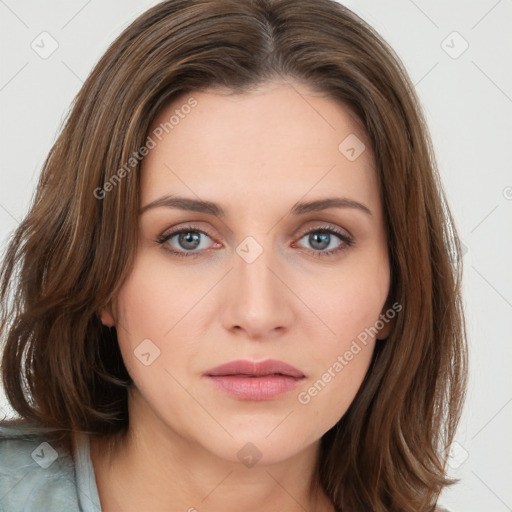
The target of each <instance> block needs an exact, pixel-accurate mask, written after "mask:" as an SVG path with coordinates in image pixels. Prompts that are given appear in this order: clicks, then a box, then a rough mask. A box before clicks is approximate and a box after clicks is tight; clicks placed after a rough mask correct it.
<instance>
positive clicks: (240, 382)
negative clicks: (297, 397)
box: [207, 375, 303, 400]
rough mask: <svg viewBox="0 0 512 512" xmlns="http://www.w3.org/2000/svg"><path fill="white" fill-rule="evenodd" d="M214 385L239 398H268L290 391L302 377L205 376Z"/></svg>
mask: <svg viewBox="0 0 512 512" xmlns="http://www.w3.org/2000/svg"><path fill="white" fill-rule="evenodd" d="M207 377H208V378H209V379H210V380H211V381H212V382H213V383H214V384H215V385H216V386H218V387H219V388H221V389H222V390H224V391H225V392H227V393H228V394H229V395H232V396H234V397H236V398H239V399H241V400H269V399H271V398H274V397H276V396H278V395H281V394H283V393H286V392H287V391H291V390H292V389H294V388H295V387H297V385H298V383H299V381H301V380H302V379H303V377H301V378H296V377H289V376H286V375H273V376H270V375H265V376H262V377H240V376H239V375H219V376H213V375H208V376H207Z"/></svg>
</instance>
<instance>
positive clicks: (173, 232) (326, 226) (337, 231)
mask: <svg viewBox="0 0 512 512" xmlns="http://www.w3.org/2000/svg"><path fill="white" fill-rule="evenodd" d="M312 222H314V221H312ZM318 222H320V223H322V221H318ZM323 230H327V231H330V232H332V234H334V235H335V236H337V237H338V238H340V240H341V241H342V242H345V240H343V236H346V237H347V238H349V239H350V240H353V238H354V237H353V235H352V234H351V233H350V232H349V231H348V230H347V229H345V228H342V227H340V226H336V225H335V224H332V223H330V222H325V221H324V222H323V223H322V225H317V226H309V227H306V228H302V229H300V230H299V231H298V232H296V233H297V234H295V235H294V238H296V239H297V241H298V240H300V239H301V238H303V237H304V236H306V235H308V234H309V233H312V232H315V231H323ZM183 231H196V232H199V233H201V234H204V235H206V236H207V237H208V238H210V239H211V240H212V241H213V242H216V243H219V242H218V241H217V240H216V237H215V236H214V235H212V234H210V233H209V232H208V230H207V229H205V228H200V227H199V226H196V225H194V223H189V224H185V225H183V226H179V225H178V226H176V227H173V228H170V231H168V232H167V233H163V234H162V235H160V238H165V239H166V240H171V239H172V238H174V237H175V236H177V235H178V234H180V233H181V232H183ZM343 232H345V233H346V234H345V235H344V233H343Z"/></svg>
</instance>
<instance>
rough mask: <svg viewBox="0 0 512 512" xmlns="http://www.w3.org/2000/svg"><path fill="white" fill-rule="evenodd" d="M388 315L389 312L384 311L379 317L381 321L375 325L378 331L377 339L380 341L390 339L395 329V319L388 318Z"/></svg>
mask: <svg viewBox="0 0 512 512" xmlns="http://www.w3.org/2000/svg"><path fill="white" fill-rule="evenodd" d="M386 313H387V310H386V311H383V312H382V313H381V315H380V316H379V319H378V320H377V322H376V323H375V326H376V327H377V329H378V332H377V334H376V336H375V337H376V339H378V340H384V339H386V338H388V337H389V335H390V334H391V332H392V331H393V327H394V325H395V320H394V318H389V316H387V314H386Z"/></svg>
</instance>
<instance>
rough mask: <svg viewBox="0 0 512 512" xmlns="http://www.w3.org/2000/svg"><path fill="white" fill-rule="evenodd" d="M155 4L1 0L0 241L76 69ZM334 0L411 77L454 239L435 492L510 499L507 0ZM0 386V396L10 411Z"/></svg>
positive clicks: (511, 87)
mask: <svg viewBox="0 0 512 512" xmlns="http://www.w3.org/2000/svg"><path fill="white" fill-rule="evenodd" d="M155 3H157V2H154V1H153V2H152V1H147V0H129V1H126V0H124V1H121V0H109V1H103V2H99V1H97V0H89V1H87V0H80V1H79V0H72V1H70V0H67V1H64V0H60V1H59V0H51V1H45V2H38V1H35V0H30V1H29V0H21V1H14V0H5V1H3V0H0V42H1V64H0V112H1V116H2V117H1V119H2V122H1V126H0V130H1V131H0V144H1V146H0V147H1V173H0V243H1V248H2V249H3V248H4V247H5V244H6V242H7V240H8V237H9V235H10V234H11V233H12V231H13V230H14V229H15V228H16V227H17V225H18V223H19V222H20V220H21V219H22V218H23V216H24V215H25V213H26V212H27V209H28V207H29V204H30V202H31V200H32V197H33V193H34V189H35V185H36V181H37V178H38V176H39V173H40V170H41V166H42V164H43V162H44V158H45V156H46V155H47V153H48V151H49V149H50V148H51V146H52V144H53V143H54V141H55V139H56V137H57V134H58V131H59V129H60V127H61V123H62V121H63V120H64V119H65V116H66V114H67V112H68V107H69V105H70V104H71V102H72V100H73V98H74V96H75V95H76V94H77V92H78V91H79V89H80V87H81V85H82V83H83V81H84V80H85V78H86V77H87V75H88V74H89V72H90V71H91V69H92V67H93V65H94V64H95V63H96V62H97V60H98V59H99V58H100V56H101V55H102V54H103V53H104V51H105V50H106V48H107V46H108V45H109V44H110V43H111V42H112V41H113V40H114V38H115V37H116V36H117V35H118V34H119V33H120V32H121V30H122V29H124V28H125V27H126V26H127V25H128V24H129V23H130V22H131V21H133V20H134V19H135V18H136V17H137V16H138V15H139V14H140V13H142V12H143V11H145V10H146V9H147V8H149V7H151V6H152V5H155ZM344 3H345V5H347V6H348V7H350V8H352V9H353V10H354V11H355V12H356V13H358V14H359V15H360V16H362V17H363V18H364V19H365V20H366V21H368V22H369V23H370V24H371V25H372V26H373V27H374V28H376V29H377V31H379V32H380V33H381V35H382V36H383V37H384V38H385V39H386V40H387V41H388V42H389V43H390V44H391V46H392V47H393V48H394V49H395V51H396V52H397V53H398V55H399V56H400V58H401V59H402V60H403V62H404V64H405V66H406V68H407V69H408V71H409V73H410V76H411V78H412V80H413V82H414V83H415V85H416V87H417V91H418V94H419V96H420V99H421V102H422V105H423V108H424V110H425V113H426V116H427V121H428V123H429V126H430V130H431V133H432V137H433V140H434V144H435V148H436V155H437V159H438V163H439V167H440V171H441V175H442V179H443V182H444V187H445V190H446V193H447V196H448V200H449V204H450V206H451V208H452V211H453V213H454V215H455V220H456V223H457V227H458V229H459V233H460V238H461V240H462V243H463V247H464V251H465V255H464V260H463V262H464V296H465V304H466V315H467V319H468V332H469V338H470V340H469V342H470V351H471V352H470V364H471V371H470V386H469V390H468V401H467V404H466V408H465V413H464V417H463V419H462V422H461V426H460V429H459V432H458V437H457V443H456V444H455V445H454V450H453V453H452V458H451V464H450V466H451V469H450V472H451V474H452V475H453V476H454V477H457V478H460V482H459V483H458V484H456V485H455V486H453V487H452V488H450V489H448V490H446V491H445V492H444V493H443V495H442V499H441V502H442V504H443V505H444V506H446V507H448V508H450V509H451V510H452V511H453V512H482V511H485V512H505V511H507V510H508V511H510V510H512V486H511V485H510V483H511V482H512V436H511V435H510V432H511V431H512V429H511V426H512V385H511V384H512V377H511V371H510V364H511V362H512V357H511V356H512V343H511V335H510V333H511V331H512V286H511V283H512V266H511V265H510V262H511V261H512V239H511V231H512V229H511V228H512V222H511V220H512V172H511V162H512V138H511V125H512V116H511V113H512V68H511V66H510V62H512V59H511V57H512V55H511V54H512V30H511V28H512V27H511V21H512V2H511V1H510V0H499V1H497V0H478V1H476V0H473V1H465V2H459V1H455V0H449V1H446V0H435V1H426V0H414V1H413V0H386V1H382V0H381V1H378V0H358V1H356V0H351V1H347V2H344ZM43 33H47V34H43ZM42 39H44V43H41V40H42ZM52 45H53V46H55V49H54V48H53V46H52ZM56 45H57V46H56ZM43 47H44V50H43ZM52 50H54V51H53V53H51V55H45V54H44V52H50V51H52ZM507 262H508V263H507ZM1 391H2V390H1V389H0V407H3V408H4V410H5V411H9V408H8V406H7V405H6V402H5V398H4V395H3V393H2V392H1Z"/></svg>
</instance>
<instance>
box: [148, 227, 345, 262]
mask: <svg viewBox="0 0 512 512" xmlns="http://www.w3.org/2000/svg"><path fill="white" fill-rule="evenodd" d="M182 233H201V234H202V235H206V236H207V237H209V238H211V239H213V237H212V236H211V234H210V233H208V231H205V230H203V229H198V228H197V227H195V226H185V227H183V228H180V229H177V230H176V231H172V232H171V233H168V234H166V235H160V236H159V237H158V238H157V239H156V240H155V242H156V243H158V244H160V245H162V247H163V249H164V250H165V251H167V252H170V253H171V254H173V255H175V256H178V257H190V256H192V257H195V256H200V255H201V252H199V251H175V250H173V249H169V248H168V247H166V246H165V245H164V244H165V243H166V242H167V241H169V240H171V239H172V238H174V237H175V236H176V235H180V234H182ZM311 233H328V234H331V235H336V236H337V237H338V238H339V239H340V240H341V241H342V242H343V243H342V245H341V246H339V247H338V248H336V249H330V250H328V251H326V250H323V251H315V250H311V251H312V252H313V255H314V256H315V257H317V258H324V257H329V256H333V255H334V254H336V253H339V252H342V251H344V250H346V249H348V248H349V247H352V246H353V245H354V240H353V239H352V238H351V237H349V236H348V235H346V234H345V233H342V232H341V231H339V230H337V229H336V228H333V227H332V226H322V227H319V228H314V229H311V230H309V231H306V232H304V233H302V234H301V235H300V237H299V240H300V239H301V238H304V237H305V236H306V235H309V234H311Z"/></svg>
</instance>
